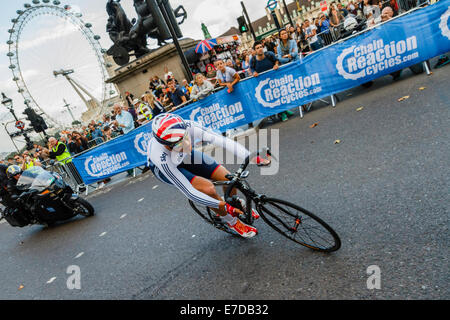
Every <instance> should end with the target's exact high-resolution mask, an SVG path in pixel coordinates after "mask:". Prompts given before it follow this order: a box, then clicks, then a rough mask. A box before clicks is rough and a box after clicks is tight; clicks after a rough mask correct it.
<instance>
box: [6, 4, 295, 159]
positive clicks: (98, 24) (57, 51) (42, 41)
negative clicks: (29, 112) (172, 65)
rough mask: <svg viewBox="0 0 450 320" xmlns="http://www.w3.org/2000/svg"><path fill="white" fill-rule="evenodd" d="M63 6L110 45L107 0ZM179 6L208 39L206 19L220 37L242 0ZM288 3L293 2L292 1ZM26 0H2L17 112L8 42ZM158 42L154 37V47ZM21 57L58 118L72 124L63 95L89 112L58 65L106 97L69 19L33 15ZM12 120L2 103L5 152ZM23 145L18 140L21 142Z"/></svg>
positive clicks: (258, 8)
mask: <svg viewBox="0 0 450 320" xmlns="http://www.w3.org/2000/svg"><path fill="white" fill-rule="evenodd" d="M61 2H62V4H61V6H62V5H64V4H70V5H71V6H72V8H73V10H75V11H79V12H81V13H82V14H83V17H82V19H83V20H84V21H85V22H90V23H91V24H92V25H93V27H92V30H93V32H94V33H95V34H98V35H100V36H101V40H100V42H101V44H102V46H103V47H104V48H106V49H108V48H109V47H111V45H112V42H111V40H110V39H109V36H108V34H107V33H106V22H107V18H108V15H107V13H106V9H105V7H106V0H72V1H68V2H65V1H61ZM170 2H171V4H172V7H173V8H174V9H175V8H176V7H177V6H178V5H180V4H182V5H183V6H184V7H185V8H186V10H187V12H188V18H187V20H186V21H185V23H184V24H183V25H181V30H182V32H183V35H184V37H186V38H193V39H196V40H201V39H203V33H202V30H201V23H202V22H203V23H205V24H206V25H207V26H208V29H209V32H210V34H211V36H212V37H217V36H219V35H220V34H222V33H224V32H225V31H227V30H228V29H229V28H230V27H232V26H235V27H237V22H236V18H237V17H238V16H240V15H241V14H242V7H241V3H240V2H241V1H240V0H171V1H170ZM287 2H288V3H290V2H292V1H287ZM24 3H32V2H31V0H29V1H22V0H8V1H5V0H3V1H2V10H1V11H0V70H1V72H0V91H1V92H4V93H5V94H6V95H7V96H8V97H10V98H12V99H13V101H14V109H15V111H16V114H17V115H18V116H20V117H23V116H22V111H23V109H24V104H23V98H22V96H21V95H20V94H19V93H18V92H17V87H16V85H15V83H14V82H13V81H12V73H11V70H10V69H9V68H8V66H9V65H10V62H9V58H8V57H7V56H6V54H7V53H8V51H9V49H8V45H7V44H6V41H8V39H9V33H8V32H7V31H8V29H10V28H11V27H12V22H11V19H13V18H15V17H17V13H16V11H17V10H18V9H21V10H24V6H23V4H24ZM244 3H245V5H246V7H247V11H248V13H249V15H250V18H251V19H252V20H256V19H258V18H260V17H262V16H263V15H264V14H265V4H266V0H245V1H244ZM121 4H122V6H123V8H124V10H125V12H126V13H127V16H128V18H129V19H130V20H131V19H132V18H134V17H137V15H136V12H135V10H134V7H133V0H122V1H121ZM155 46H156V41H154V40H152V39H149V47H155ZM19 61H20V66H21V70H22V75H23V77H24V80H25V82H26V84H27V86H28V88H29V90H30V92H31V94H32V96H33V97H34V98H35V100H36V101H37V103H38V104H39V105H40V106H41V107H42V108H44V109H45V111H46V112H48V113H49V114H51V115H52V116H54V117H55V118H58V120H59V121H62V122H66V123H69V122H71V118H70V116H69V114H68V112H65V111H64V108H63V107H62V106H63V105H64V103H63V101H62V99H66V100H67V102H68V103H70V104H71V105H72V106H73V108H74V109H73V112H74V113H75V117H76V118H79V117H80V116H81V113H82V112H84V111H86V107H85V106H84V105H83V103H82V102H81V100H80V99H79V97H77V96H76V94H75V93H74V91H73V89H72V88H71V87H70V86H69V84H68V83H67V81H66V80H65V79H63V78H61V77H58V78H55V77H54V76H53V74H52V72H53V70H59V69H61V68H66V69H74V70H75V74H74V78H75V79H77V80H78V81H79V82H80V83H82V84H83V85H84V86H85V87H87V88H88V89H89V90H91V91H92V92H93V93H94V95H95V96H96V97H97V96H98V97H101V76H100V71H99V67H98V66H97V63H96V59H95V56H94V54H93V52H92V50H91V48H90V47H89V45H88V43H87V41H86V40H85V38H83V36H82V35H81V33H80V32H79V31H77V30H76V29H75V28H74V27H73V26H72V25H71V24H70V23H68V22H66V21H64V20H63V19H60V18H58V17H55V16H51V15H44V16H40V17H37V18H34V19H32V20H31V21H30V22H29V23H28V24H27V25H26V26H25V28H24V30H23V32H22V34H21V41H20V42H19ZM11 119H12V116H11V115H10V114H9V112H7V110H5V108H4V107H3V106H2V105H0V127H1V128H0V152H3V151H13V150H14V146H13V144H12V143H11V140H10V138H9V136H8V135H7V134H6V132H5V130H4V128H3V125H1V124H2V123H4V122H6V121H9V120H11ZM20 146H21V144H20V143H19V147H20Z"/></svg>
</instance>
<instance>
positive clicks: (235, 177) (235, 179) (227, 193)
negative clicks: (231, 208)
mask: <svg viewBox="0 0 450 320" xmlns="http://www.w3.org/2000/svg"><path fill="white" fill-rule="evenodd" d="M263 152H266V155H270V156H271V155H272V154H271V153H270V149H269V148H262V149H261V150H259V151H255V152H252V153H250V154H249V155H248V156H247V157H246V158H245V160H244V163H243V164H241V165H240V167H239V169H238V170H237V171H236V173H235V174H234V175H227V176H226V177H227V178H228V179H229V180H230V181H231V183H230V184H229V186H228V188H227V190H226V191H225V202H230V200H231V198H230V193H231V190H233V188H234V186H235V184H236V183H237V182H238V180H239V179H240V177H241V175H242V173H243V172H244V170H245V169H247V167H248V165H249V164H250V159H252V158H254V157H255V156H259V154H260V153H263ZM230 178H231V179H230Z"/></svg>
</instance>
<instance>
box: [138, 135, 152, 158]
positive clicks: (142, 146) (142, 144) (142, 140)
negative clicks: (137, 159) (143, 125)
mask: <svg viewBox="0 0 450 320" xmlns="http://www.w3.org/2000/svg"><path fill="white" fill-rule="evenodd" d="M151 138H152V135H151V134H150V133H147V132H142V133H139V134H138V135H137V136H136V138H134V147H135V148H136V151H137V152H139V153H140V154H142V155H143V156H147V147H148V143H149V142H150V140H151Z"/></svg>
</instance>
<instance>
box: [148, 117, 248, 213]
mask: <svg viewBox="0 0 450 320" xmlns="http://www.w3.org/2000/svg"><path fill="white" fill-rule="evenodd" d="M185 123H186V126H187V129H186V131H187V134H188V136H189V138H190V140H191V143H192V145H193V147H194V145H195V144H201V143H203V142H206V143H211V144H213V145H214V146H216V147H221V148H224V149H226V150H227V151H228V152H230V153H233V154H234V155H236V156H237V157H239V158H242V159H245V158H246V157H247V156H248V155H249V151H248V150H247V149H246V148H245V147H243V146H242V145H241V144H239V143H237V142H235V141H233V140H231V139H228V138H226V137H223V136H221V135H220V134H217V133H215V132H213V131H211V130H209V129H206V128H204V127H202V126H201V125H200V124H199V123H197V122H194V121H188V120H185ZM199 155H201V156H200V157H199ZM147 159H148V166H149V167H150V168H151V169H152V171H153V173H154V174H155V176H156V177H157V178H158V179H159V180H161V181H163V182H166V183H169V184H172V185H174V186H175V187H176V188H178V190H180V191H181V192H182V193H183V194H184V195H185V196H186V197H187V198H188V199H190V200H192V201H193V202H195V203H198V204H200V205H204V206H207V207H211V208H219V203H220V201H219V200H217V199H214V198H212V197H210V196H208V195H206V194H204V193H202V192H200V191H198V190H197V189H195V188H194V187H193V186H192V184H191V181H192V180H193V177H195V176H196V175H201V176H203V177H204V178H207V179H211V176H208V175H212V173H213V171H214V170H216V169H217V167H219V166H220V165H217V164H216V163H215V161H214V160H212V159H211V158H209V157H208V156H206V155H205V154H203V153H201V152H196V151H189V153H184V152H183V151H181V152H176V151H173V150H172V151H170V150H168V149H166V148H165V146H164V145H162V144H160V143H159V142H158V141H157V140H156V139H155V138H154V137H153V138H152V139H151V140H150V142H149V144H148V148H147ZM192 162H194V163H192ZM211 162H212V163H211ZM202 167H203V168H204V170H201V168H202ZM214 168H215V169H214ZM211 171H212V172H211ZM202 172H204V174H202ZM199 173H200V174H199ZM205 175H206V176H205Z"/></svg>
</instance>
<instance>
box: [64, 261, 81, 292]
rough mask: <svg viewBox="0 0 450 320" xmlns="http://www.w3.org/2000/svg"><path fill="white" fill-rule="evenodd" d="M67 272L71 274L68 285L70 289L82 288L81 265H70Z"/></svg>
mask: <svg viewBox="0 0 450 320" xmlns="http://www.w3.org/2000/svg"><path fill="white" fill-rule="evenodd" d="M66 273H67V274H69V275H70V276H69V277H68V278H67V281H66V285H67V289H69V290H75V289H76V290H81V269H80V267H79V266H76V265H72V266H68V267H67V270H66Z"/></svg>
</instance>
